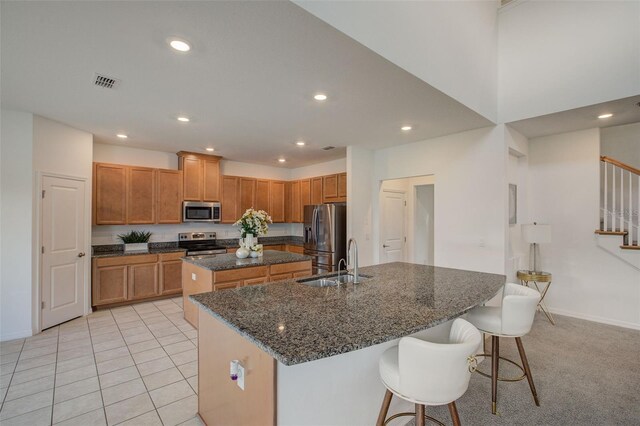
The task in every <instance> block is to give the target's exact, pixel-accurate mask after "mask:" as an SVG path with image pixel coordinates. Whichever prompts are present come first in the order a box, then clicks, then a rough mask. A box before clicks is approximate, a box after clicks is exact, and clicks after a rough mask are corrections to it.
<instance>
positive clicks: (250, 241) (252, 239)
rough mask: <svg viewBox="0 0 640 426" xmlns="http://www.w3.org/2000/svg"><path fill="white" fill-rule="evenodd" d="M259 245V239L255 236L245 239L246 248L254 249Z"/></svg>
mask: <svg viewBox="0 0 640 426" xmlns="http://www.w3.org/2000/svg"><path fill="white" fill-rule="evenodd" d="M256 244H258V238H257V237H255V236H254V235H253V234H247V235H246V236H245V237H244V246H245V247H247V248H249V247H253V246H254V245H256Z"/></svg>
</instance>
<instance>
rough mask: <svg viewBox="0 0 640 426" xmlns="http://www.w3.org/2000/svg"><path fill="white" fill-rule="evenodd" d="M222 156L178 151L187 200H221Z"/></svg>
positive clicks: (184, 194) (179, 166) (185, 198)
mask: <svg viewBox="0 0 640 426" xmlns="http://www.w3.org/2000/svg"><path fill="white" fill-rule="evenodd" d="M220 158H221V157H218V156H216V155H205V154H197V153H193V152H187V151H180V152H178V169H180V170H182V172H183V174H184V176H183V185H184V186H183V197H184V198H183V199H184V200H185V201H220V200H221V194H220Z"/></svg>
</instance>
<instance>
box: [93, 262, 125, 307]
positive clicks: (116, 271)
mask: <svg viewBox="0 0 640 426" xmlns="http://www.w3.org/2000/svg"><path fill="white" fill-rule="evenodd" d="M92 287H93V288H92V290H93V301H92V305H93V306H100V305H107V304H109V303H118V302H125V301H126V300H127V266H126V265H115V266H102V267H95V266H94V268H93V279H92Z"/></svg>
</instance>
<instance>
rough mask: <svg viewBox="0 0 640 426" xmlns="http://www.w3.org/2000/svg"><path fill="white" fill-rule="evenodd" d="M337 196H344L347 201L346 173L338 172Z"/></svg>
mask: <svg viewBox="0 0 640 426" xmlns="http://www.w3.org/2000/svg"><path fill="white" fill-rule="evenodd" d="M338 198H344V200H343V201H347V174H346V173H339V174H338Z"/></svg>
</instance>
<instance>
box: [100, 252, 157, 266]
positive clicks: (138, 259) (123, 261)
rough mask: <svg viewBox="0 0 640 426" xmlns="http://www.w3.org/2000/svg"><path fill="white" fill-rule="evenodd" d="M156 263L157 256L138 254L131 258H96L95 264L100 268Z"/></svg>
mask: <svg viewBox="0 0 640 426" xmlns="http://www.w3.org/2000/svg"><path fill="white" fill-rule="evenodd" d="M157 261H158V255H157V254H138V255H132V256H114V257H98V258H96V259H95V264H96V266H98V267H101V266H115V265H135V264H136V263H154V262H157Z"/></svg>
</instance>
